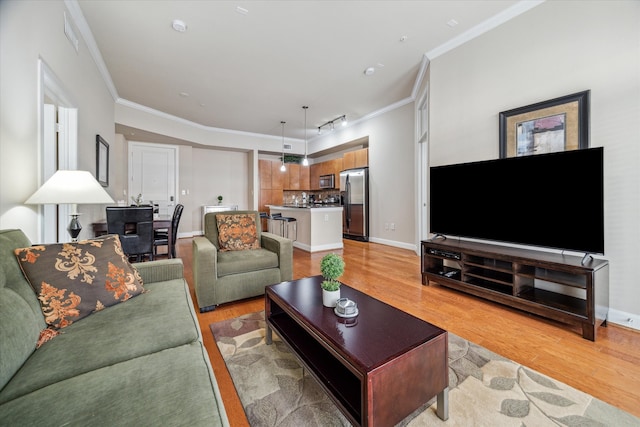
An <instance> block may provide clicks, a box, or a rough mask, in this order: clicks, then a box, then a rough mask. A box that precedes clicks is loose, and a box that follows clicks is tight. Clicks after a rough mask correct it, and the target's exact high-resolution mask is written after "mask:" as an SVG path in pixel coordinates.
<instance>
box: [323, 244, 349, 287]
mask: <svg viewBox="0 0 640 427" xmlns="http://www.w3.org/2000/svg"><path fill="white" fill-rule="evenodd" d="M320 273H321V274H322V277H324V278H325V280H324V281H323V282H322V283H321V284H320V286H321V287H322V289H324V290H325V291H337V290H338V289H340V282H338V277H340V276H342V273H344V260H343V259H342V257H341V256H340V255H337V254H334V253H331V254H327V255H325V256H324V257H323V258H322V260H321V261H320Z"/></svg>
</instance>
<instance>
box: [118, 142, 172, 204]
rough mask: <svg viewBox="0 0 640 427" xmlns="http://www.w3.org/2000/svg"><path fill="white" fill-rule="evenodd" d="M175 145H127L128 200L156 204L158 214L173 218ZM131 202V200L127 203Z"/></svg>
mask: <svg viewBox="0 0 640 427" xmlns="http://www.w3.org/2000/svg"><path fill="white" fill-rule="evenodd" d="M178 150H179V147H178V146H177V145H165V144H152V143H146V142H129V179H128V182H129V189H128V194H129V197H130V198H134V199H135V198H137V197H138V196H139V195H140V196H141V197H142V199H143V201H144V203H145V204H147V203H150V204H154V205H158V214H159V215H161V216H164V215H169V216H170V215H173V210H174V208H175V205H176V203H177V198H178V195H177V192H176V188H178V186H177V181H178V168H177V165H178ZM129 202H132V199H130V200H129Z"/></svg>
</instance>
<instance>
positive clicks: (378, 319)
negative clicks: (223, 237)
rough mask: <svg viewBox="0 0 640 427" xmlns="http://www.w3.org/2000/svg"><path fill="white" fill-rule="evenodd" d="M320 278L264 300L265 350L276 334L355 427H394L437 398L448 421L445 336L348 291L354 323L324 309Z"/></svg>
mask: <svg viewBox="0 0 640 427" xmlns="http://www.w3.org/2000/svg"><path fill="white" fill-rule="evenodd" d="M322 280H323V279H322V277H321V276H314V277H307V278H304V279H300V280H294V281H291V282H283V283H279V284H276V285H271V286H268V287H267V288H266V292H265V318H266V319H265V320H266V323H267V331H266V333H267V336H266V341H267V344H271V342H272V335H271V334H272V330H273V331H275V332H276V333H277V334H278V335H279V336H280V338H281V339H282V341H283V342H285V343H286V344H287V345H288V346H289V347H290V348H291V350H292V351H293V353H294V354H296V355H297V357H298V358H299V359H300V361H301V363H302V364H303V365H304V367H305V368H306V369H308V370H309V372H310V373H311V374H312V375H313V376H314V377H315V378H316V380H318V382H319V383H320V385H321V386H322V387H323V388H324V389H325V391H326V392H327V393H328V394H329V396H331V398H332V399H333V401H334V402H335V403H336V405H337V406H338V408H339V409H340V410H341V411H342V413H343V414H344V415H345V416H346V417H347V418H348V419H349V420H350V422H352V423H353V424H355V425H359V426H393V425H395V424H397V423H398V422H400V421H402V420H403V419H404V418H406V417H407V416H408V415H409V414H411V413H412V412H413V411H415V410H416V409H418V408H419V407H420V406H422V405H424V404H425V403H427V402H428V401H429V400H430V399H432V398H433V397H434V396H437V415H438V417H440V418H441V419H443V420H446V419H447V418H448V412H449V411H448V385H449V375H448V364H447V341H448V335H447V332H446V331H444V330H442V329H440V328H438V327H436V326H434V325H432V324H430V323H427V322H425V321H423V320H420V319H418V318H416V317H413V316H411V315H410V314H408V313H405V312H403V311H400V310H398V309H396V308H394V307H391V306H390V305H388V304H385V303H383V302H381V301H378V300H376V299H374V298H371V297H370V296H368V295H366V294H363V293H362V292H360V291H357V290H355V289H353V288H350V287H348V286H346V285H344V284H343V285H342V287H341V288H340V290H341V296H342V297H347V298H349V299H351V300H353V301H355V302H356V303H357V304H358V310H359V315H358V316H357V317H355V318H351V319H344V318H341V317H338V316H337V315H336V314H335V313H334V312H333V309H332V308H328V307H324V306H323V305H322V292H321V289H320V283H321V282H322Z"/></svg>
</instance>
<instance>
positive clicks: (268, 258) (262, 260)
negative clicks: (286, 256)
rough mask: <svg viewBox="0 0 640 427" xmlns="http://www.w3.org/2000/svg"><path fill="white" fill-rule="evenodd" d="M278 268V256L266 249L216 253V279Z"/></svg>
mask: <svg viewBox="0 0 640 427" xmlns="http://www.w3.org/2000/svg"><path fill="white" fill-rule="evenodd" d="M268 268H278V255H277V254H275V253H274V252H271V251H268V250H266V249H262V248H261V249H254V250H251V251H229V252H218V277H223V276H228V275H230V274H238V273H247V272H250V271H259V270H266V269H268Z"/></svg>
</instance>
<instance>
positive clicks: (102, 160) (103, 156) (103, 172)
mask: <svg viewBox="0 0 640 427" xmlns="http://www.w3.org/2000/svg"><path fill="white" fill-rule="evenodd" d="M96 179H97V180H98V182H99V183H100V184H101V185H102V186H103V187H108V186H109V144H108V143H107V141H105V140H104V139H103V138H102V137H101V136H100V135H96Z"/></svg>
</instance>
